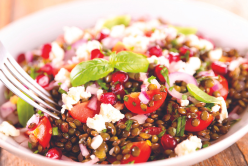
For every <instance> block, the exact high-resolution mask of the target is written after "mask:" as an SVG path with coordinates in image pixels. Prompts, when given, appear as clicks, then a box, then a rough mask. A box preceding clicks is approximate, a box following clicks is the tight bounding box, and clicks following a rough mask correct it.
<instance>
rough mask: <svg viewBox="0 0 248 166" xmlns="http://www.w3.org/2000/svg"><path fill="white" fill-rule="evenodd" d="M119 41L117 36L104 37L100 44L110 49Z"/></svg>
mask: <svg viewBox="0 0 248 166" xmlns="http://www.w3.org/2000/svg"><path fill="white" fill-rule="evenodd" d="M119 41H120V39H118V38H113V37H106V38H105V39H103V40H102V44H103V46H104V47H105V48H107V49H112V48H113V47H114V46H115V45H116V43H118V42H119Z"/></svg>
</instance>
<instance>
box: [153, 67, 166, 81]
mask: <svg viewBox="0 0 248 166" xmlns="http://www.w3.org/2000/svg"><path fill="white" fill-rule="evenodd" d="M162 66H163V67H162ZM164 67H165V66H164V65H157V66H156V67H155V71H154V75H155V76H156V77H157V78H158V79H159V81H160V82H162V83H165V79H164V76H163V75H162V74H161V70H162V69H163V68H164Z"/></svg>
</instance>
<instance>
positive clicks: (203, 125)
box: [185, 111, 214, 132]
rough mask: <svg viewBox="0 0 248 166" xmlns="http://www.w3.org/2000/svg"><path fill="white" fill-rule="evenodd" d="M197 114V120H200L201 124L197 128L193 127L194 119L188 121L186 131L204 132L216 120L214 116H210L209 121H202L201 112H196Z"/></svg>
mask: <svg viewBox="0 0 248 166" xmlns="http://www.w3.org/2000/svg"><path fill="white" fill-rule="evenodd" d="M196 114H197V115H198V117H197V119H199V120H200V124H199V125H198V126H197V127H194V126H192V120H193V118H190V119H187V121H186V125H185V131H189V132H198V131H202V130H204V129H206V128H207V127H208V126H209V125H210V124H211V123H212V121H213V120H214V117H213V115H212V114H209V117H208V119H207V120H202V119H201V118H200V116H201V111H198V112H196Z"/></svg>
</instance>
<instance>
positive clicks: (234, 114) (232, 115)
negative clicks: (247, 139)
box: [228, 105, 240, 120]
mask: <svg viewBox="0 0 248 166" xmlns="http://www.w3.org/2000/svg"><path fill="white" fill-rule="evenodd" d="M239 108H240V106H239V105H237V106H236V107H234V108H233V110H232V111H231V112H230V113H229V115H228V119H229V120H235V119H239V118H240V115H238V114H237V111H238V110H239Z"/></svg>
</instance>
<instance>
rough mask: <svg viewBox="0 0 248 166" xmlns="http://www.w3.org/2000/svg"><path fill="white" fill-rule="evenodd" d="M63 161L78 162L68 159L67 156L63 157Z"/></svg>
mask: <svg viewBox="0 0 248 166" xmlns="http://www.w3.org/2000/svg"><path fill="white" fill-rule="evenodd" d="M61 160H64V161H71V162H76V161H74V160H72V159H70V158H69V157H66V156H65V155H62V157H61Z"/></svg>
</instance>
